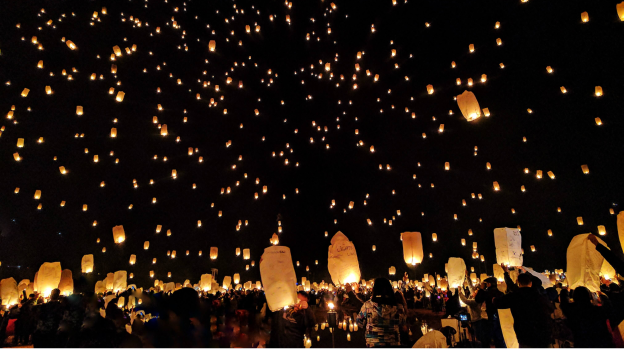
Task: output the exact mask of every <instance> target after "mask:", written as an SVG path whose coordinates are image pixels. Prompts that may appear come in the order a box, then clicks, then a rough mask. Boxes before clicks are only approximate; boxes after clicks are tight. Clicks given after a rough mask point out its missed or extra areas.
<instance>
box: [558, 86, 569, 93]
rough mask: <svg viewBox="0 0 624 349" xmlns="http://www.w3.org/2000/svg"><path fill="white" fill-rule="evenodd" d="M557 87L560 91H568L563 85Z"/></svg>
mask: <svg viewBox="0 0 624 349" xmlns="http://www.w3.org/2000/svg"><path fill="white" fill-rule="evenodd" d="M559 89H560V90H561V93H568V90H566V88H565V87H563V86H561V87H559Z"/></svg>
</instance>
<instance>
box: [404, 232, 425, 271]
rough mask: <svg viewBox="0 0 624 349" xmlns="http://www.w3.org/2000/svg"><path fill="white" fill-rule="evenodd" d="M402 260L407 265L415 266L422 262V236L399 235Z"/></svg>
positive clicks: (408, 233) (412, 233)
mask: <svg viewBox="0 0 624 349" xmlns="http://www.w3.org/2000/svg"><path fill="white" fill-rule="evenodd" d="M401 241H403V258H404V259H405V263H407V264H408V265H416V264H418V263H420V262H422V260H423V246H422V236H421V235H420V233H419V232H404V233H401Z"/></svg>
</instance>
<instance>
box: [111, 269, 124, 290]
mask: <svg viewBox="0 0 624 349" xmlns="http://www.w3.org/2000/svg"><path fill="white" fill-rule="evenodd" d="M127 279H128V274H127V273H126V271H125V270H119V271H116V272H115V274H113V292H115V293H117V292H119V291H122V292H123V291H125V290H126V289H128V282H127Z"/></svg>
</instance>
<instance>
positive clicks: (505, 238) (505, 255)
mask: <svg viewBox="0 0 624 349" xmlns="http://www.w3.org/2000/svg"><path fill="white" fill-rule="evenodd" d="M494 243H495V245H496V263H497V264H505V265H510V266H522V236H521V235H520V230H518V229H513V228H496V229H494Z"/></svg>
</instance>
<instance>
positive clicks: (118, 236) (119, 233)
mask: <svg viewBox="0 0 624 349" xmlns="http://www.w3.org/2000/svg"><path fill="white" fill-rule="evenodd" d="M113 240H114V241H115V243H116V244H120V243H122V242H124V241H125V240H126V233H125V232H124V228H123V225H116V226H114V227H113Z"/></svg>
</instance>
